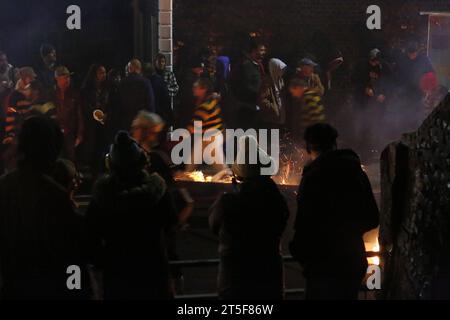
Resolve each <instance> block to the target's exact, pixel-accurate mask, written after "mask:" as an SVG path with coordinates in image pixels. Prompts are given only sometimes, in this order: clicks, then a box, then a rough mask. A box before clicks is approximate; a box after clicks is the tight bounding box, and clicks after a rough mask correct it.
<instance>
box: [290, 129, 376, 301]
mask: <svg viewBox="0 0 450 320" xmlns="http://www.w3.org/2000/svg"><path fill="white" fill-rule="evenodd" d="M337 136H338V134H337V131H336V130H335V129H334V128H333V127H331V126H330V125H328V124H315V125H313V126H311V127H309V128H307V129H306V132H305V141H306V147H307V151H308V153H309V154H310V156H311V158H312V162H311V163H310V164H309V165H307V166H306V167H305V168H304V170H303V177H302V181H301V184H300V187H299V191H298V198H297V202H298V211H297V219H296V222H295V235H294V239H293V241H292V243H291V253H292V255H293V256H294V258H295V259H296V260H298V261H299V262H300V264H301V265H302V266H303V272H304V276H305V278H306V299H357V297H358V290H359V288H360V286H361V283H362V280H363V277H364V276H365V274H366V272H367V266H368V265H367V259H366V254H365V248H364V241H363V234H364V233H366V232H367V231H369V230H372V229H374V228H376V227H377V226H378V208H377V204H376V202H375V198H374V196H373V193H372V188H371V185H370V182H369V179H368V177H367V175H366V174H365V172H364V171H363V170H362V168H361V162H360V160H359V158H358V155H357V154H356V153H354V152H353V151H351V150H338V149H337V143H336V139H337Z"/></svg>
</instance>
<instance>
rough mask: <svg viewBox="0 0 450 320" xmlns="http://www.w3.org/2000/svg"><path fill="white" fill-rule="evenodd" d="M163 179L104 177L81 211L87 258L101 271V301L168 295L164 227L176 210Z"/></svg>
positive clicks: (140, 175) (172, 221)
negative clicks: (85, 230) (84, 220)
mask: <svg viewBox="0 0 450 320" xmlns="http://www.w3.org/2000/svg"><path fill="white" fill-rule="evenodd" d="M166 190H167V188H166V185H165V183H164V180H163V179H162V178H161V177H160V176H159V175H157V174H152V175H149V174H147V173H146V172H144V171H143V172H141V173H139V174H138V175H137V176H136V177H133V178H131V179H126V180H124V178H119V177H117V176H116V175H108V176H105V177H103V178H101V179H100V180H99V181H98V182H97V183H96V185H95V187H94V191H93V199H92V202H91V203H90V205H89V208H88V210H87V213H86V220H87V242H88V244H89V248H91V251H90V253H89V260H90V261H91V262H92V263H93V264H94V265H95V266H96V267H97V268H99V269H100V270H102V271H103V291H104V298H105V299H165V298H170V297H171V293H170V290H169V271H168V270H169V268H168V259H167V252H166V251H167V250H166V244H165V230H166V229H167V228H169V227H170V226H171V225H174V224H175V213H174V210H173V206H172V203H171V201H170V198H169V195H168V193H167V192H166Z"/></svg>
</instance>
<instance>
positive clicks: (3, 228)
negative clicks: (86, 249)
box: [0, 167, 88, 300]
mask: <svg viewBox="0 0 450 320" xmlns="http://www.w3.org/2000/svg"><path fill="white" fill-rule="evenodd" d="M0 239H1V240H0V287H1V295H0V296H2V297H3V298H5V299H32V300H34V299H72V298H87V293H86V290H87V286H86V282H85V281H86V280H87V279H88V277H87V276H86V273H85V270H84V268H83V260H82V258H81V254H82V250H81V240H82V220H81V217H80V216H79V215H77V214H76V213H75V211H74V209H73V206H72V201H71V200H70V198H69V195H68V192H67V191H66V190H65V189H64V188H63V187H62V186H60V185H59V184H57V183H56V182H55V181H54V180H53V179H52V178H50V177H49V176H47V175H45V174H42V173H37V172H34V171H32V170H31V169H28V168H25V167H21V168H19V169H18V170H15V171H13V172H11V173H9V174H7V175H5V176H3V177H1V178H0ZM71 265H76V266H79V267H80V268H81V271H82V272H81V281H82V283H81V286H82V290H68V288H67V285H66V282H67V278H68V277H69V275H68V274H67V268H68V267H69V266H71Z"/></svg>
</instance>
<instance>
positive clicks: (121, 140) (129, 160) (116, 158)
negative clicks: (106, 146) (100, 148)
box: [107, 131, 148, 176]
mask: <svg viewBox="0 0 450 320" xmlns="http://www.w3.org/2000/svg"><path fill="white" fill-rule="evenodd" d="M107 157H108V159H109V160H108V162H109V163H108V166H109V169H110V170H111V171H112V172H113V173H116V174H118V175H119V176H133V175H135V174H136V173H139V172H142V170H143V169H144V168H145V166H146V165H147V164H148V159H147V155H146V154H145V151H144V150H143V149H142V148H141V147H140V146H139V145H138V143H137V142H136V140H134V139H133V138H131V137H130V135H129V134H128V132H126V131H119V132H118V133H117V135H116V137H115V140H114V144H113V145H112V146H111V149H110V152H109V155H108V156H107Z"/></svg>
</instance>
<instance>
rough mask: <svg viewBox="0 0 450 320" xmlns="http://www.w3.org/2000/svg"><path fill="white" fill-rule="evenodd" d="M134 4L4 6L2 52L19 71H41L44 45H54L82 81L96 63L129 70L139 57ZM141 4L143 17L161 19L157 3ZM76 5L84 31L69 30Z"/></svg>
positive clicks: (14, 2) (13, 1)
mask: <svg viewBox="0 0 450 320" xmlns="http://www.w3.org/2000/svg"><path fill="white" fill-rule="evenodd" d="M133 2H134V1H132V0H75V1H74V0H39V1H30V0H27V1H25V0H1V1H0V50H3V51H5V52H7V54H8V56H9V60H10V63H12V64H13V65H15V66H24V65H36V64H37V63H39V59H40V56H39V47H40V45H41V43H43V42H46V43H50V44H53V45H54V46H55V47H56V49H57V52H58V59H59V60H60V61H61V62H62V63H63V64H66V65H67V66H68V67H69V68H70V69H72V70H74V71H76V74H75V78H76V79H77V80H79V78H80V76H81V77H82V76H83V75H84V74H85V72H86V70H87V68H88V66H89V65H90V64H91V63H93V62H98V63H102V64H105V65H106V66H107V67H116V68H120V70H123V68H124V66H125V64H126V62H127V61H128V60H129V59H130V57H132V56H134V55H135V53H136V54H137V52H135V46H134V44H135V41H136V40H135V37H134V35H135V26H134V19H135V18H134V9H133ZM138 2H140V3H139V11H140V12H141V13H145V14H147V16H152V15H153V16H154V15H156V14H157V6H156V4H157V0H149V1H138ZM72 4H75V5H78V6H80V8H81V30H68V29H67V27H66V20H67V18H68V17H69V15H68V14H66V9H67V7H68V6H69V5H72ZM147 20H148V19H147ZM154 31H156V30H154ZM141 54H142V53H141Z"/></svg>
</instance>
